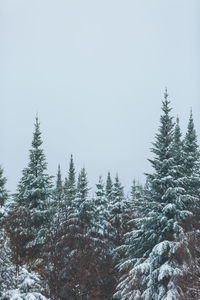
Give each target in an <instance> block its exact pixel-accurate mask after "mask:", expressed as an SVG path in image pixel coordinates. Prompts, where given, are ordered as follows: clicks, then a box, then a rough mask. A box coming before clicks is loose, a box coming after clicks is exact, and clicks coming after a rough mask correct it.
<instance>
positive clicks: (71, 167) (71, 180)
mask: <svg viewBox="0 0 200 300" xmlns="http://www.w3.org/2000/svg"><path fill="white" fill-rule="evenodd" d="M68 180H69V183H70V184H72V185H73V184H75V168H74V161H73V155H72V154H71V156H70V163H69V171H68Z"/></svg>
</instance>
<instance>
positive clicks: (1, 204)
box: [0, 166, 8, 227]
mask: <svg viewBox="0 0 200 300" xmlns="http://www.w3.org/2000/svg"><path fill="white" fill-rule="evenodd" d="M6 181H7V180H6V178H5V177H4V176H3V168H2V167H1V166H0V227H1V226H2V225H3V224H2V217H4V216H5V210H6V208H5V205H6V202H7V200H8V191H7V189H6V187H5V184H6Z"/></svg>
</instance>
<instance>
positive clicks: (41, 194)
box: [9, 117, 52, 260]
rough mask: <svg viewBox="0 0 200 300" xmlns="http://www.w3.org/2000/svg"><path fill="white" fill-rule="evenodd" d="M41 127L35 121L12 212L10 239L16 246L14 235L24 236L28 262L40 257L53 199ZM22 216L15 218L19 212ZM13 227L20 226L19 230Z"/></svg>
mask: <svg viewBox="0 0 200 300" xmlns="http://www.w3.org/2000/svg"><path fill="white" fill-rule="evenodd" d="M41 146H42V139H41V132H40V124H39V121H38V117H36V122H35V131H34V133H33V140H32V148H31V149H30V155H29V162H28V166H27V168H25V169H24V170H23V172H22V174H23V176H22V178H21V180H20V182H19V185H18V189H17V193H16V195H15V199H14V200H15V203H14V205H13V207H12V209H11V211H10V217H9V218H10V238H11V243H12V242H13V243H14V244H15V242H16V239H15V232H18V234H19V235H22V236H24V245H23V247H22V248H24V253H25V252H26V258H29V259H31V260H32V259H34V258H38V257H39V256H40V255H41V249H42V246H43V245H44V241H45V234H46V230H47V227H48V223H49V205H50V197H51V188H52V183H51V177H50V176H49V175H48V174H47V173H46V170H47V163H46V159H45V155H44V153H43V149H42V148H41ZM20 210H22V211H23V214H22V215H21V214H19V215H18V216H16V211H18V212H19V211H20ZM13 218H14V219H15V220H14V224H15V225H16V224H17V223H18V224H21V226H20V227H16V226H15V225H14V224H13V222H12V219H13Z"/></svg>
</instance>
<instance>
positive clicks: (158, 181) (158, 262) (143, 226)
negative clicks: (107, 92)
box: [115, 91, 196, 300]
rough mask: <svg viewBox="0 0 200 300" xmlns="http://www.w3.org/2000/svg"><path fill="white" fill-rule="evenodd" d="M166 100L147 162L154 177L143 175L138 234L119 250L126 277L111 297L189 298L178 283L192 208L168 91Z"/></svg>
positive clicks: (182, 272)
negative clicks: (185, 184) (145, 180)
mask: <svg viewBox="0 0 200 300" xmlns="http://www.w3.org/2000/svg"><path fill="white" fill-rule="evenodd" d="M164 97H165V99H164V101H163V105H162V111H163V114H162V115H161V118H160V123H161V124H160V127H159V131H158V134H157V135H156V141H155V142H154V143H153V148H152V152H153V154H154V155H155V157H154V158H153V159H151V160H150V162H151V164H152V166H153V168H154V173H153V174H148V175H147V181H148V185H147V189H146V194H145V199H144V201H138V202H139V203H138V205H136V207H137V210H138V212H139V216H138V218H135V219H133V220H132V224H133V226H135V227H136V229H135V228H134V229H133V230H132V231H130V232H129V233H127V234H126V243H125V244H124V245H123V246H122V247H121V248H120V249H121V250H123V252H124V254H125V258H124V259H122V261H121V263H120V270H121V271H124V272H125V274H124V275H123V277H121V280H120V283H119V285H118V292H117V293H116V294H115V297H116V298H118V299H121V300H128V299H134V300H137V299H138V300H139V299H144V300H149V299H157V300H161V299H162V300H167V299H188V298H187V296H186V293H185V290H184V288H183V285H181V284H180V281H179V280H180V278H184V276H186V274H187V266H188V265H189V264H191V260H192V255H191V253H190V249H189V247H188V240H187V239H186V238H185V236H186V226H185V224H186V223H188V220H190V218H191V216H192V215H193V210H194V207H195V206H196V203H194V201H193V200H192V199H191V197H187V195H186V194H187V192H186V191H185V190H184V188H183V187H182V178H181V176H182V174H181V173H179V172H177V169H178V167H180V165H179V166H177V152H176V151H174V149H175V147H174V123H173V118H172V117H171V116H170V111H171V108H170V106H169V104H170V102H169V100H168V94H167V91H165V95H164ZM176 130H177V129H176ZM176 134H177V133H176ZM177 141H178V143H179V139H177ZM177 175H178V176H177ZM181 253H182V254H183V253H184V255H182V254H181ZM185 266H186V267H185ZM178 279H179V280H178Z"/></svg>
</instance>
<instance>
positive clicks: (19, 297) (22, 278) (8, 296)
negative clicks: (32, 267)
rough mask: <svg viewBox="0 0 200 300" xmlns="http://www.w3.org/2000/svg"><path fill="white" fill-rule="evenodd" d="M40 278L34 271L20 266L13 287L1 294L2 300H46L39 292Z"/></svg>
mask: <svg viewBox="0 0 200 300" xmlns="http://www.w3.org/2000/svg"><path fill="white" fill-rule="evenodd" d="M41 289H42V288H41V285H40V278H39V276H38V274H36V273H34V272H31V273H30V272H28V270H27V268H25V267H21V268H20V270H19V274H18V276H17V278H16V280H15V284H14V285H13V288H9V289H7V290H6V291H5V292H4V293H3V294H2V298H0V299H2V300H47V298H46V297H45V296H44V295H42V294H41Z"/></svg>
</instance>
